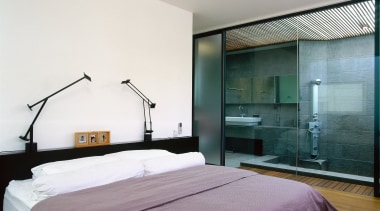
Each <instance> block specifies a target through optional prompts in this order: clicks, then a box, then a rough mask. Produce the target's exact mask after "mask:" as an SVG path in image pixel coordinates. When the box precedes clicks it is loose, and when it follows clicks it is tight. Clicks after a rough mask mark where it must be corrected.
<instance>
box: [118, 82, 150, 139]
mask: <svg viewBox="0 0 380 211" xmlns="http://www.w3.org/2000/svg"><path fill="white" fill-rule="evenodd" d="M121 83H122V84H126V85H127V86H128V87H129V88H131V89H132V90H133V91H134V92H135V93H136V94H137V95H138V96H139V97H141V99H142V100H143V109H144V141H152V133H153V130H152V118H151V115H150V109H151V108H155V107H156V104H155V103H153V102H152V101H150V100H149V98H147V97H146V96H145V95H144V94H143V93H141V92H140V90H139V89H137V88H136V87H135V86H134V85H133V84H132V83H131V80H130V79H127V80H125V81H122V82H121ZM145 103H146V104H147V105H148V111H149V129H148V127H147V123H146V114H145Z"/></svg>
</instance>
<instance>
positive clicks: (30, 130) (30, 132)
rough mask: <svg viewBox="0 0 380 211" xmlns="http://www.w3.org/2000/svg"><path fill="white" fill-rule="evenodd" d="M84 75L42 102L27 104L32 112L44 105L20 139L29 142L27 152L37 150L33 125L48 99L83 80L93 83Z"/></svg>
mask: <svg viewBox="0 0 380 211" xmlns="http://www.w3.org/2000/svg"><path fill="white" fill-rule="evenodd" d="M83 74H84V76H83V77H82V78H80V79H78V80H76V81H74V82H73V83H71V84H69V85H67V86H65V87H64V88H62V89H60V90H58V91H56V92H54V93H53V94H51V95H49V96H47V97H45V98H43V99H42V100H40V101H38V102H36V103H34V104H33V105H29V104H27V106H28V108H29V109H30V110H32V108H33V107H34V106H36V105H38V104H40V103H41V102H42V105H41V107H40V109H39V110H38V112H37V114H36V116H35V117H34V119H33V121H32V124H30V126H29V128H28V130H27V131H26V133H25V135H24V136H20V137H19V138H20V139H22V140H24V141H29V143H26V147H25V152H33V151H36V150H37V143H33V125H34V123H35V122H36V120H37V118H38V116H39V115H40V113H41V111H42V109H43V108H44V107H45V104H46V102H47V101H48V99H49V98H50V97H52V96H54V95H56V94H58V93H59V92H61V91H63V90H65V89H67V88H69V87H70V86H72V85H74V84H76V83H78V82H79V81H81V80H83V79H87V80H89V81H91V78H90V76H88V75H86V73H83ZM28 135H29V138H28Z"/></svg>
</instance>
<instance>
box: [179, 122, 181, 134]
mask: <svg viewBox="0 0 380 211" xmlns="http://www.w3.org/2000/svg"><path fill="white" fill-rule="evenodd" d="M178 134H182V122H180V123H178Z"/></svg>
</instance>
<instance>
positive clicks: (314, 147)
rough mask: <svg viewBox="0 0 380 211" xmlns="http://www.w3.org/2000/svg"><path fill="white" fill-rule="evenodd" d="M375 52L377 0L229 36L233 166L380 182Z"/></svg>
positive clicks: (228, 132)
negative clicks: (378, 178) (378, 175)
mask: <svg viewBox="0 0 380 211" xmlns="http://www.w3.org/2000/svg"><path fill="white" fill-rule="evenodd" d="M374 46H375V1H374V0H373V1H359V2H358V1H355V2H347V3H342V4H338V5H334V6H331V7H326V8H322V9H318V10H313V11H307V12H304V13H299V14H296V15H293V16H287V17H280V18H278V19H271V20H267V21H262V22H256V23H252V24H250V25H244V26H240V27H234V28H231V29H228V30H226V58H225V120H226V121H225V137H226V138H225V164H226V166H240V165H243V166H251V167H265V168H273V169H275V170H284V171H294V172H296V173H299V174H301V173H307V174H315V175H316V176H323V177H326V176H327V177H329V178H337V179H342V180H345V181H347V180H349V181H353V182H358V183H361V184H372V183H373V177H374V150H373V149H374V119H375V107H374V105H375V94H374V93H375V80H374V77H375V60H374V58H375V57H374V52H375V49H374V48H375V47H374ZM376 109H378V108H376Z"/></svg>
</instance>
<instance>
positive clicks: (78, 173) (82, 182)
mask: <svg viewBox="0 0 380 211" xmlns="http://www.w3.org/2000/svg"><path fill="white" fill-rule="evenodd" d="M143 175H144V165H143V164H142V162H140V161H136V160H118V161H114V162H110V163H103V164H99V165H93V166H87V167H84V168H81V169H78V170H74V171H68V172H64V173H57V174H52V175H42V176H39V177H38V178H36V179H35V180H34V181H33V183H32V190H33V199H34V200H43V199H46V198H48V197H51V196H55V195H58V194H63V193H68V192H73V191H77V190H82V189H85V188H91V187H96V186H99V185H105V184H109V183H112V182H116V181H120V180H123V179H128V178H134V177H142V176H143Z"/></svg>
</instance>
